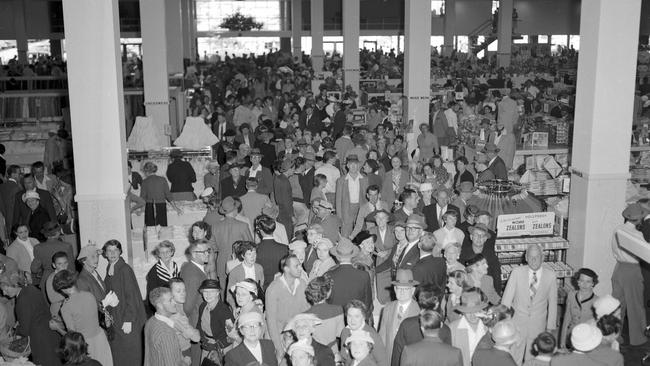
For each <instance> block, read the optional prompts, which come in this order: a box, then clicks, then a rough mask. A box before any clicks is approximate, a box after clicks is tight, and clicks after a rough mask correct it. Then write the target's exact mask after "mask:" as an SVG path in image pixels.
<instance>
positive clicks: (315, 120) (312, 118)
mask: <svg viewBox="0 0 650 366" xmlns="http://www.w3.org/2000/svg"><path fill="white" fill-rule="evenodd" d="M304 116H305V128H306V129H307V130H309V131H311V133H312V134H314V135H317V134H320V132H321V130H322V129H323V118H324V116H323V114H322V113H320V112H319V111H318V110H317V109H316V110H315V109H314V108H313V107H312V106H305V114H304Z"/></svg>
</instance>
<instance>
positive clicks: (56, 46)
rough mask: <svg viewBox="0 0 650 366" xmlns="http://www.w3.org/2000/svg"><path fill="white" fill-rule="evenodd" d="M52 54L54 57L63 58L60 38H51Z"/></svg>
mask: <svg viewBox="0 0 650 366" xmlns="http://www.w3.org/2000/svg"><path fill="white" fill-rule="evenodd" d="M50 55H51V56H52V57H58V58H61V56H63V50H62V48H61V40H60V39H50Z"/></svg>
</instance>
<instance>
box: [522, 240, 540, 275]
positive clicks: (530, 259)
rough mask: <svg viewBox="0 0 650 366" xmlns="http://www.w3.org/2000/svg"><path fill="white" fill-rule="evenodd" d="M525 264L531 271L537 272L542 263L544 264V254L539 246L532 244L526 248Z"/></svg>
mask: <svg viewBox="0 0 650 366" xmlns="http://www.w3.org/2000/svg"><path fill="white" fill-rule="evenodd" d="M526 262H527V263H528V266H529V267H530V269H532V270H533V271H537V270H538V269H539V268H540V267H541V266H542V263H543V262H544V252H543V251H542V248H541V247H540V246H539V245H537V244H533V245H530V246H528V248H527V249H526Z"/></svg>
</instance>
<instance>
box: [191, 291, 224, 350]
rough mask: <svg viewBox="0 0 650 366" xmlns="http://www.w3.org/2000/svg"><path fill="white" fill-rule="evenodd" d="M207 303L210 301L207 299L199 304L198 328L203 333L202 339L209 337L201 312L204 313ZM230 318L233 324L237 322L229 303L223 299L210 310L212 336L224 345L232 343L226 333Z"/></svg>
mask: <svg viewBox="0 0 650 366" xmlns="http://www.w3.org/2000/svg"><path fill="white" fill-rule="evenodd" d="M207 305H208V303H207V302H205V301H203V302H202V303H201V305H199V312H198V320H197V323H196V329H198V330H199V333H200V334H201V340H206V339H207V337H208V336H207V334H205V332H204V331H203V327H201V318H202V316H201V314H203V312H204V311H205V307H206V306H207ZM228 319H230V320H231V321H232V322H233V324H234V323H235V318H234V317H233V316H232V311H230V308H229V307H228V305H226V304H225V303H224V302H223V301H219V303H218V304H217V306H215V307H214V309H212V311H210V329H211V330H212V338H214V339H215V340H217V341H219V342H221V344H222V346H223V347H225V346H227V345H229V344H230V342H228V335H227V334H226V320H228ZM190 324H193V323H190Z"/></svg>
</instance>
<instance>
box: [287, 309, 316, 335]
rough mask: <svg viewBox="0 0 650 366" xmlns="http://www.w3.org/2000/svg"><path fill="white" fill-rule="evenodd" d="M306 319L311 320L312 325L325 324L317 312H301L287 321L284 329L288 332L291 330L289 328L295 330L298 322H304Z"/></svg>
mask: <svg viewBox="0 0 650 366" xmlns="http://www.w3.org/2000/svg"><path fill="white" fill-rule="evenodd" d="M304 321H306V322H309V323H310V324H311V326H312V327H315V326H317V325H321V324H323V321H322V320H321V319H320V318H319V317H317V316H316V315H315V314H311V313H300V314H296V316H294V317H293V318H291V319H290V320H289V321H288V322H287V325H285V327H284V329H283V330H282V331H283V332H286V331H289V330H295V329H296V323H298V322H304Z"/></svg>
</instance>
